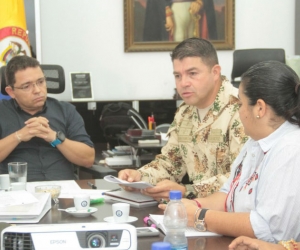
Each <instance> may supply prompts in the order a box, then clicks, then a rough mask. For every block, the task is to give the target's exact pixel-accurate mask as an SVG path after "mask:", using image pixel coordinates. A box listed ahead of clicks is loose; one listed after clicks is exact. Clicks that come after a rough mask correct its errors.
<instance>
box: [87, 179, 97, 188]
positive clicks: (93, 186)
mask: <svg viewBox="0 0 300 250" xmlns="http://www.w3.org/2000/svg"><path fill="white" fill-rule="evenodd" d="M87 184H88V185H89V186H90V187H91V188H92V189H97V187H96V186H95V185H94V184H93V183H91V182H89V181H88V182H87Z"/></svg>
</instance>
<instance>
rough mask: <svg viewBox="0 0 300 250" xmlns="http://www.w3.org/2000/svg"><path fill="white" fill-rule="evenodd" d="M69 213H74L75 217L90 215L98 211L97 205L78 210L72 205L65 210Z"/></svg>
mask: <svg viewBox="0 0 300 250" xmlns="http://www.w3.org/2000/svg"><path fill="white" fill-rule="evenodd" d="M65 211H66V212H67V213H68V214H71V215H73V216H74V217H88V216H90V215H91V214H93V213H95V212H97V211H98V209H97V208H95V207H89V208H88V209H85V210H81V211H77V210H76V208H75V207H70V208H67V209H66V210H65Z"/></svg>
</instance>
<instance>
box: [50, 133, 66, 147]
mask: <svg viewBox="0 0 300 250" xmlns="http://www.w3.org/2000/svg"><path fill="white" fill-rule="evenodd" d="M65 139H66V136H65V134H64V133H63V132H61V131H57V132H56V139H55V140H54V141H52V142H50V144H51V146H52V147H54V148H55V147H56V146H57V145H58V144H61V143H63V142H64V141H65Z"/></svg>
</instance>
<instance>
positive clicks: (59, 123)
mask: <svg viewBox="0 0 300 250" xmlns="http://www.w3.org/2000/svg"><path fill="white" fill-rule="evenodd" d="M38 116H43V117H45V118H47V119H48V120H49V125H50V127H51V129H53V130H54V131H62V132H63V133H64V134H65V135H66V138H68V139H70V140H74V141H79V142H83V143H85V144H87V145H89V146H90V147H93V146H94V145H93V142H92V141H91V140H90V137H89V135H88V134H87V133H86V130H85V127H84V121H83V119H82V117H81V116H80V115H79V113H78V112H77V111H76V109H75V107H74V106H73V105H72V104H70V103H67V102H62V101H58V100H56V99H54V98H51V97H48V98H47V101H46V104H45V107H44V109H43V110H42V111H41V112H38V113H37V114H35V115H30V114H28V113H26V112H24V111H23V110H21V108H20V107H19V106H18V104H17V103H16V101H15V100H13V99H11V100H2V101H0V138H1V139H3V138H5V137H6V136H8V135H10V134H12V133H15V132H16V131H18V130H20V129H21V128H22V127H24V125H25V124H24V122H25V121H27V120H28V119H30V118H32V117H38ZM16 139H17V138H16ZM16 161H21V162H24V161H25V162H27V163H28V170H27V181H44V180H74V179H75V176H74V165H73V164H72V163H71V162H69V161H68V160H67V159H66V158H65V157H64V156H63V154H62V153H60V151H59V150H58V149H57V148H54V147H52V146H51V145H50V143H48V142H46V141H44V140H43V139H41V138H37V137H33V138H32V139H31V140H30V141H27V142H21V143H19V145H18V146H17V147H16V148H15V149H14V150H13V151H12V152H11V153H10V155H9V156H8V157H7V158H6V159H4V160H3V161H2V162H1V163H0V172H1V173H2V174H3V173H7V163H8V162H16Z"/></svg>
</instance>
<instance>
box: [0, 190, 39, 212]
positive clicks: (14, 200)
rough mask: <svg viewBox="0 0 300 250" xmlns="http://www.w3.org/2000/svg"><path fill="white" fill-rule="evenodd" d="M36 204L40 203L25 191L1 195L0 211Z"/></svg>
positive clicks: (2, 193)
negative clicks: (10, 207)
mask: <svg viewBox="0 0 300 250" xmlns="http://www.w3.org/2000/svg"><path fill="white" fill-rule="evenodd" d="M35 202H38V200H37V199H36V198H35V197H34V196H33V195H32V194H31V193H30V192H27V191H25V190H19V191H10V192H1V193H0V211H3V210H6V209H5V207H9V206H18V205H26V204H31V203H35Z"/></svg>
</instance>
